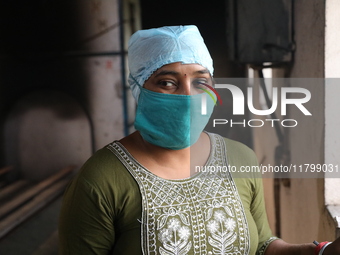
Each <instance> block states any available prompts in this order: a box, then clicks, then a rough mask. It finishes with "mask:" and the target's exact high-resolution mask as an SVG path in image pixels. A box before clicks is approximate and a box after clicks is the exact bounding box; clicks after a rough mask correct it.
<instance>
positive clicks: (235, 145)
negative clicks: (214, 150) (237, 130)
mask: <svg viewBox="0 0 340 255" xmlns="http://www.w3.org/2000/svg"><path fill="white" fill-rule="evenodd" d="M209 135H210V136H212V137H215V139H219V140H221V141H223V142H224V144H225V148H226V153H227V156H228V158H230V160H232V161H239V160H241V161H242V162H245V161H248V162H249V163H252V164H257V157H256V154H255V152H254V151H253V149H251V148H249V147H248V146H247V145H245V144H244V143H241V142H239V141H236V140H233V139H230V138H227V137H223V136H221V135H219V134H215V133H209Z"/></svg>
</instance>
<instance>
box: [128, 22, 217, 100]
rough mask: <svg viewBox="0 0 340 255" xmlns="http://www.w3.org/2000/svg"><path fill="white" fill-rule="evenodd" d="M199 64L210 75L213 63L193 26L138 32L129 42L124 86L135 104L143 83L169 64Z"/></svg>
mask: <svg viewBox="0 0 340 255" xmlns="http://www.w3.org/2000/svg"><path fill="white" fill-rule="evenodd" d="M175 62H182V63H184V64H200V65H201V66H203V67H205V68H207V69H208V70H209V72H210V74H211V75H213V71H214V68H213V62H212V59H211V56H210V54H209V51H208V49H207V47H206V45H205V44H204V41H203V38H202V36H201V34H200V32H199V31H198V28H197V27H196V26H193V25H190V26H170V27H161V28H152V29H146V30H139V31H137V32H136V33H134V34H133V35H132V36H131V38H130V40H129V48H128V63H129V69H130V75H129V78H128V82H129V84H130V87H131V90H132V94H133V96H134V97H135V99H136V100H137V101H138V97H139V93H140V88H141V87H142V86H143V85H144V82H145V81H146V80H147V79H148V78H149V77H150V76H151V75H152V74H153V72H155V71H156V70H157V69H159V68H161V67H162V66H164V65H166V64H170V63H175Z"/></svg>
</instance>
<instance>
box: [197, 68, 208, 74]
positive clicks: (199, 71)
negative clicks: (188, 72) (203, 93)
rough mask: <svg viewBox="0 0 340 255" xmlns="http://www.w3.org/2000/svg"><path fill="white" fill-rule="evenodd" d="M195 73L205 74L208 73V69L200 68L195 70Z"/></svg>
mask: <svg viewBox="0 0 340 255" xmlns="http://www.w3.org/2000/svg"><path fill="white" fill-rule="evenodd" d="M195 73H198V74H206V73H210V72H209V70H208V69H206V68H205V69H202V70H198V71H196V72H195Z"/></svg>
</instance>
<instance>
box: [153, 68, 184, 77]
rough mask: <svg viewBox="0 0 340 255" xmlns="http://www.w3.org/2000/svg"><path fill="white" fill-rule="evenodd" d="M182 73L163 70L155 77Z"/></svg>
mask: <svg viewBox="0 0 340 255" xmlns="http://www.w3.org/2000/svg"><path fill="white" fill-rule="evenodd" d="M179 74H180V73H179V72H176V71H171V70H162V71H159V73H157V74H156V75H155V77H158V76H161V75H179Z"/></svg>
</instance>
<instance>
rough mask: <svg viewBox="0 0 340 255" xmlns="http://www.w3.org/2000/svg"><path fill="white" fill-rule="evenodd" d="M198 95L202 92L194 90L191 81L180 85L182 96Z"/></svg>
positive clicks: (194, 87)
mask: <svg viewBox="0 0 340 255" xmlns="http://www.w3.org/2000/svg"><path fill="white" fill-rule="evenodd" d="M200 93H202V91H200V90H199V89H197V88H196V86H195V85H194V84H193V82H192V81H191V79H188V80H185V81H184V82H183V83H182V91H181V94H182V95H197V94H200Z"/></svg>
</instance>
